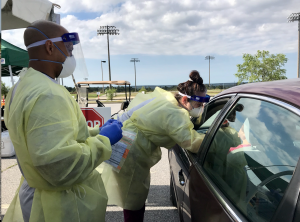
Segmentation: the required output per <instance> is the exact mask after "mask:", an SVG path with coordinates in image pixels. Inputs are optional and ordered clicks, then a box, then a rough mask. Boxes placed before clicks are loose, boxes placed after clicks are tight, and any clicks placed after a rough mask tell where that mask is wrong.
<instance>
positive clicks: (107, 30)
mask: <svg viewBox="0 0 300 222" xmlns="http://www.w3.org/2000/svg"><path fill="white" fill-rule="evenodd" d="M97 34H98V35H107V51H108V69H109V81H111V72H110V52H109V35H119V34H120V33H119V29H116V27H115V26H108V25H106V26H100V29H98V30H97Z"/></svg>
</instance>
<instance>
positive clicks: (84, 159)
mask: <svg viewBox="0 0 300 222" xmlns="http://www.w3.org/2000/svg"><path fill="white" fill-rule="evenodd" d="M75 105H76V106H75ZM75 105H74V103H72V102H71V103H70V101H69V99H68V97H66V96H65V97H64V96H58V95H40V96H39V97H38V98H37V99H36V101H35V104H34V106H33V108H32V110H31V112H30V113H29V114H28V118H27V119H25V121H27V124H26V125H25V126H26V130H25V135H26V141H27V147H28V151H29V154H30V157H31V160H32V163H33V165H34V166H35V167H36V169H37V170H38V171H39V173H40V174H41V176H42V177H43V178H44V179H45V180H47V181H48V182H49V183H51V184H52V185H53V186H72V185H73V184H76V183H80V182H81V181H83V180H85V179H86V178H87V177H88V176H89V174H90V173H91V172H92V171H93V170H94V169H95V168H96V167H97V166H98V165H99V164H100V163H101V162H103V161H104V160H107V159H109V158H110V155H111V145H110V141H109V139H108V138H107V137H104V136H101V135H96V136H95V137H90V134H89V131H88V128H87V125H86V121H85V118H84V116H83V114H82V113H81V110H80V109H79V107H78V106H77V104H75ZM79 135H80V136H79ZM82 135H84V136H82Z"/></svg>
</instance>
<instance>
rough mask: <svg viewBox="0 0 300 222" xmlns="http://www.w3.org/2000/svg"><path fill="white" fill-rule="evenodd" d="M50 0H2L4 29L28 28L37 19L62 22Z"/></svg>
mask: <svg viewBox="0 0 300 222" xmlns="http://www.w3.org/2000/svg"><path fill="white" fill-rule="evenodd" d="M54 6H57V7H60V6H59V5H56V4H53V3H52V2H50V1H48V0H1V16H2V18H1V22H2V24H1V26H2V27H1V28H2V30H9V29H19V28H26V27H27V26H28V25H29V24H30V23H32V22H34V21H36V20H40V19H43V20H49V21H53V22H55V23H58V24H60V15H59V14H55V13H54V9H53V8H54Z"/></svg>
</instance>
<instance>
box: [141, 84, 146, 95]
mask: <svg viewBox="0 0 300 222" xmlns="http://www.w3.org/2000/svg"><path fill="white" fill-rule="evenodd" d="M143 91H144V92H145V94H146V92H147V90H146V88H145V87H144V86H142V88H141V89H140V90H139V92H143Z"/></svg>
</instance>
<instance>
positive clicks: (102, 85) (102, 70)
mask: <svg viewBox="0 0 300 222" xmlns="http://www.w3.org/2000/svg"><path fill="white" fill-rule="evenodd" d="M103 62H104V63H106V61H104V60H101V70H102V81H103V68H102V63H103ZM102 92H103V93H104V84H103V85H102Z"/></svg>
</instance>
